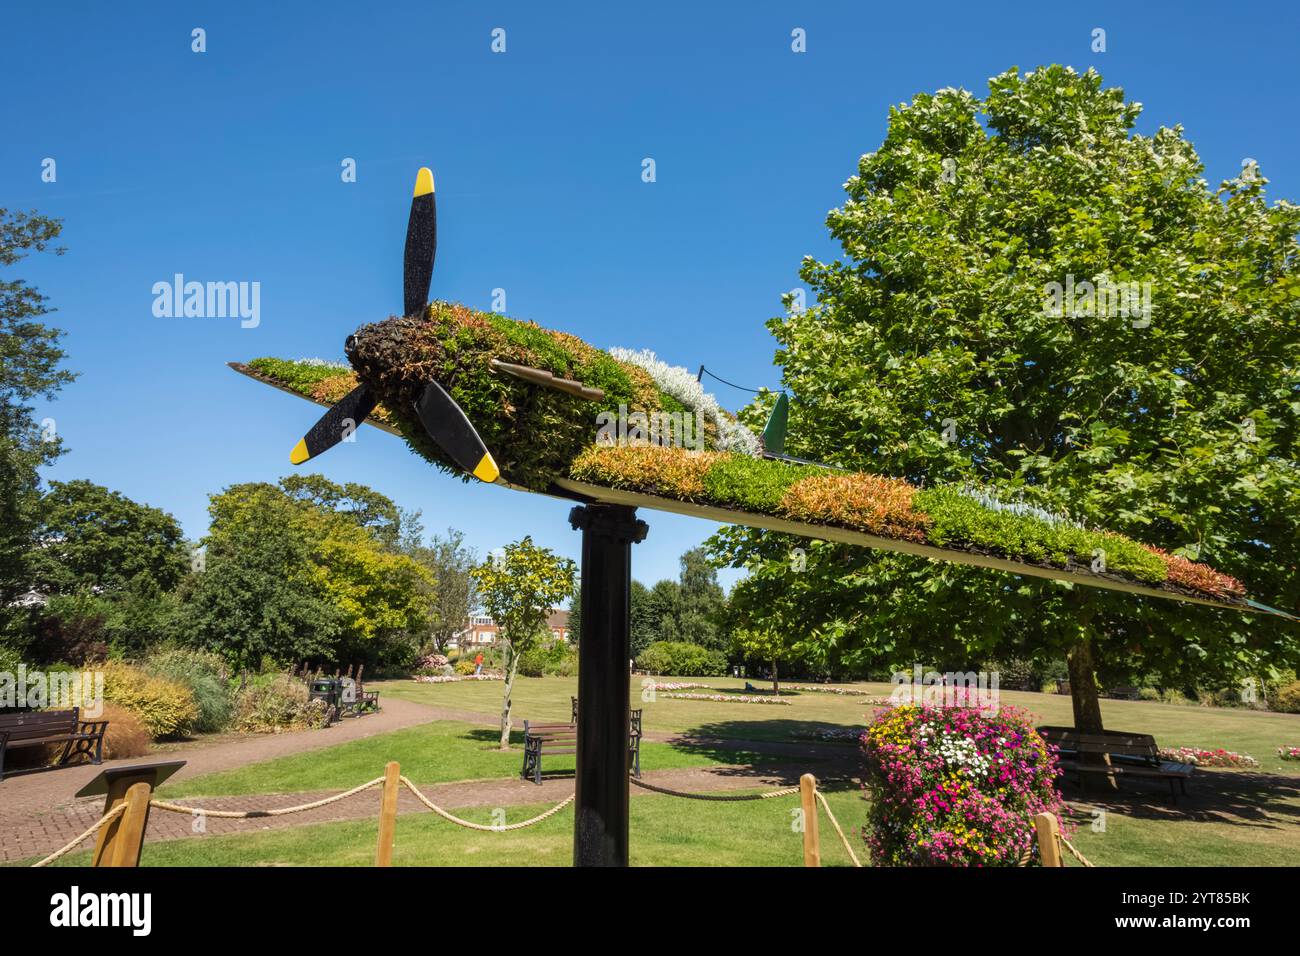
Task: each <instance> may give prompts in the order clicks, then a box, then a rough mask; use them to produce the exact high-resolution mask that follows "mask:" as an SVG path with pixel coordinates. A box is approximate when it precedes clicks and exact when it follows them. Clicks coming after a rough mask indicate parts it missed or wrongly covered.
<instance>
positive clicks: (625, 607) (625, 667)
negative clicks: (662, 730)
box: [569, 505, 649, 866]
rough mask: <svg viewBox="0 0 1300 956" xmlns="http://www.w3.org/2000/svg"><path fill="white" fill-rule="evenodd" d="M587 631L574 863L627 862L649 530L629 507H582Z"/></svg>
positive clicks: (574, 519)
mask: <svg viewBox="0 0 1300 956" xmlns="http://www.w3.org/2000/svg"><path fill="white" fill-rule="evenodd" d="M569 523H570V524H571V525H573V528H574V529H575V530H580V531H582V597H581V604H580V607H581V613H582V631H581V633H580V634H579V637H578V702H579V707H578V747H577V751H578V753H577V773H576V778H577V779H576V795H575V799H574V806H575V810H574V820H573V865H574V866H627V860H628V855H627V851H628V786H629V784H628V779H627V774H628V746H627V742H628V719H629V718H628V706H629V700H628V697H629V689H628V685H629V683H630V682H631V673H630V670H631V648H632V641H631V590H632V545H633V544H636V543H637V542H640V541H644V540H645V536H646V532H647V531H648V530H649V528H648V527H647V525H646V523H645V522H644V521H639V520H637V517H636V509H635V508H631V507H628V506H626V505H581V506H579V507H577V508H574V509H573V510H572V511H571V512H570V513H569Z"/></svg>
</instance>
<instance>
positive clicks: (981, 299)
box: [713, 66, 1300, 730]
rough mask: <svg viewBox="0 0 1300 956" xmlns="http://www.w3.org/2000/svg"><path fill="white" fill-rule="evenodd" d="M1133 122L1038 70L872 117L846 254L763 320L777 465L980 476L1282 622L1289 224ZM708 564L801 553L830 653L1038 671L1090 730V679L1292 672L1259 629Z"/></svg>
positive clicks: (912, 567) (1050, 587) (1073, 593)
mask: <svg viewBox="0 0 1300 956" xmlns="http://www.w3.org/2000/svg"><path fill="white" fill-rule="evenodd" d="M1140 109H1141V107H1140V106H1139V105H1138V104H1136V103H1132V102H1128V101H1126V100H1125V98H1124V95H1123V92H1122V91H1121V90H1119V89H1115V88H1106V87H1104V86H1103V85H1102V81H1101V78H1100V77H1099V76H1097V75H1096V73H1094V72H1092V71H1091V70H1090V71H1088V72H1087V73H1085V74H1082V75H1080V74H1077V73H1075V72H1074V71H1073V70H1070V69H1067V68H1063V67H1059V66H1053V67H1047V68H1042V69H1038V70H1035V71H1033V72H1031V73H1028V74H1020V73H1019V72H1017V71H1015V70H1010V71H1008V72H1006V73H1003V74H1001V75H999V76H996V77H994V78H992V79H991V80H990V82H989V92H988V96H987V97H984V98H983V99H981V98H978V97H976V96H975V95H973V94H971V93H969V92H966V91H964V90H955V89H945V90H941V91H939V92H937V93H934V94H920V95H918V96H916V97H915V98H914V99H913V101H912V102H911V103H909V104H906V105H903V106H899V107H896V108H893V109H892V110H891V112H890V118H889V130H888V134H887V135H886V138H885V141H884V143H883V144H882V145H881V146H880V148H879V149H877V150H876V151H875V152H872V153H869V154H867V155H865V156H863V157H862V158H861V160H860V162H859V164H858V171H857V174H856V175H854V176H853V177H851V178H850V179H849V181H848V182H847V184H846V186H845V190H846V192H847V199H846V201H845V203H844V205H843V206H842V207H841V208H839V209H836V210H833V211H832V212H831V213H830V215H829V217H828V220H827V221H828V225H829V227H830V231H831V234H832V235H833V236H834V238H835V239H836V240H838V241H839V243H840V245H841V247H842V249H843V258H842V259H839V260H836V261H832V262H819V261H815V260H813V259H811V258H809V259H806V260H805V261H804V264H803V268H802V273H801V274H802V276H803V279H804V281H805V282H806V283H807V284H808V286H809V287H810V288H811V289H812V291H813V292H814V293H815V296H816V304H815V305H814V306H813V307H812V308H809V309H807V310H806V311H802V312H796V311H795V310H793V309H792V310H791V312H790V313H789V314H788V315H786V316H784V317H781V318H778V319H774V320H772V321H771V322H770V323H769V327H770V329H771V331H772V333H773V334H774V335H775V337H776V338H777V340H778V342H779V344H780V348H779V350H778V352H777V360H778V362H779V363H780V364H781V365H782V366H783V369H784V382H785V385H786V386H787V387H788V388H789V389H790V390H791V391H792V392H793V393H794V394H795V396H796V397H797V400H796V401H795V402H794V403H793V404H792V408H791V414H790V429H789V441H788V450H789V451H791V452H792V453H793V454H796V455H800V456H807V457H812V458H816V459H819V460H823V461H829V462H831V463H834V464H839V465H844V466H848V467H853V468H859V469H862V470H866V471H873V472H878V473H885V474H891V475H898V476H903V477H906V478H909V479H911V480H912V481H914V482H918V483H927V484H932V483H936V482H964V481H978V482H980V483H981V484H983V485H984V486H986V487H990V488H993V489H997V490H998V491H999V492H1000V493H1001V494H1002V495H1004V496H1007V497H1015V498H1021V499H1023V500H1025V501H1026V502H1028V503H1032V504H1036V505H1039V506H1041V507H1044V508H1046V509H1049V510H1051V511H1054V512H1068V513H1069V514H1070V515H1072V516H1073V517H1074V518H1075V519H1076V520H1079V521H1082V522H1084V523H1087V524H1091V525H1096V526H1100V527H1105V528H1110V529H1113V530H1116V531H1120V532H1124V533H1127V534H1129V535H1131V536H1133V537H1135V538H1137V539H1139V540H1142V541H1145V542H1147V543H1149V544H1152V545H1156V546H1158V547H1161V548H1164V549H1167V550H1169V551H1171V552H1175V553H1177V554H1180V555H1183V556H1186V557H1190V558H1194V559H1200V560H1204V561H1206V562H1208V563H1210V564H1212V565H1213V566H1215V567H1216V568H1218V569H1220V570H1222V571H1226V572H1228V573H1230V574H1233V575H1235V576H1237V577H1238V578H1240V579H1241V580H1242V581H1244V582H1245V583H1246V585H1247V587H1248V588H1249V590H1250V592H1251V593H1252V594H1253V595H1255V596H1257V597H1259V598H1261V599H1262V600H1264V601H1266V602H1268V603H1271V604H1274V605H1277V606H1279V607H1283V608H1288V609H1290V610H1292V611H1295V610H1297V609H1298V608H1300V320H1298V318H1297V316H1298V314H1300V277H1298V276H1297V268H1298V267H1300V248H1298V247H1297V241H1296V234H1297V229H1298V228H1300V208H1297V207H1296V206H1295V205H1292V204H1290V203H1287V202H1275V203H1272V204H1270V203H1269V202H1267V201H1266V198H1265V188H1266V185H1267V180H1266V179H1265V178H1264V177H1263V175H1262V174H1261V173H1260V171H1259V169H1258V168H1257V167H1256V166H1254V165H1253V164H1250V163H1246V164H1244V165H1243V168H1242V170H1241V171H1240V173H1239V174H1238V175H1237V176H1235V177H1233V178H1231V179H1229V180H1227V181H1225V182H1222V183H1221V184H1220V185H1219V186H1217V187H1210V186H1208V185H1207V183H1206V181H1205V179H1204V178H1203V174H1204V168H1203V166H1202V164H1201V162H1200V160H1199V159H1198V157H1197V155H1196V153H1195V151H1194V150H1193V148H1192V146H1191V144H1190V143H1188V142H1187V140H1186V139H1185V138H1184V136H1183V131H1182V129H1181V127H1174V128H1172V129H1170V128H1161V129H1159V130H1157V131H1155V132H1154V133H1153V134H1152V135H1149V136H1148V135H1139V134H1138V133H1136V132H1135V131H1134V125H1135V122H1136V120H1137V118H1138V115H1139V112H1140ZM1084 283H1088V284H1091V288H1093V289H1094V290H1095V289H1108V288H1110V287H1111V285H1114V286H1117V287H1119V288H1122V289H1131V290H1133V292H1134V293H1135V296H1134V300H1126V299H1116V298H1115V297H1114V296H1111V297H1110V298H1109V301H1101V298H1100V297H1099V296H1098V295H1096V294H1093V295H1089V294H1088V290H1089V286H1087V285H1084ZM1122 284H1129V285H1122ZM1065 290H1068V292H1066V294H1062V293H1063V292H1065ZM1144 301H1145V302H1146V303H1149V306H1150V308H1149V310H1148V309H1144V308H1142V307H1141V306H1142V305H1143V304H1144ZM713 545H714V549H715V551H716V552H717V554H718V555H719V556H721V557H723V558H724V559H728V560H731V561H733V562H735V563H737V564H744V563H746V562H753V561H755V560H759V561H766V562H769V563H772V566H774V567H775V566H778V565H779V564H780V563H782V562H786V561H787V560H788V556H789V554H790V549H791V548H792V547H794V546H800V547H803V548H805V550H806V556H805V557H804V559H803V562H802V570H801V571H800V572H799V574H802V575H806V577H805V578H802V579H801V580H804V581H812V582H815V586H812V587H802V588H801V589H800V599H801V601H802V602H803V606H802V615H801V617H802V620H804V621H805V622H806V623H807V626H808V627H810V628H813V629H815V630H816V631H817V633H818V634H819V635H820V637H821V642H822V646H823V648H825V649H827V653H830V654H832V655H834V656H836V657H838V658H839V659H841V660H850V661H851V660H854V659H859V660H876V661H880V660H890V661H906V660H907V659H909V658H910V659H913V660H935V659H937V658H941V657H943V656H945V655H958V654H963V655H967V657H968V658H969V657H970V656H977V658H978V659H982V660H988V659H991V658H995V657H996V658H1007V657H1022V658H1036V659H1039V660H1044V659H1047V658H1049V657H1057V658H1058V659H1059V656H1062V655H1064V656H1065V657H1066V658H1067V661H1068V664H1069V668H1070V676H1071V689H1072V691H1073V702H1074V718H1075V723H1076V725H1077V726H1079V727H1082V728H1086V729H1091V730H1096V729H1100V728H1101V726H1102V720H1101V712H1100V707H1099V703H1098V699H1097V683H1096V680H1097V678H1098V677H1099V678H1100V679H1101V680H1102V681H1103V682H1104V681H1107V680H1115V679H1124V678H1126V677H1128V676H1131V675H1132V674H1133V673H1134V672H1142V673H1146V674H1156V675H1162V676H1164V677H1165V678H1166V679H1167V680H1169V681H1170V682H1173V683H1187V682H1189V681H1190V682H1194V683H1195V682H1202V681H1216V680H1231V679H1233V678H1235V677H1240V676H1242V675H1243V674H1245V673H1251V672H1258V671H1259V670H1260V669H1263V668H1265V667H1266V666H1268V665H1270V664H1283V663H1286V662H1288V661H1294V660H1295V658H1296V655H1297V653H1298V647H1297V631H1296V630H1295V629H1294V628H1293V627H1292V626H1290V625H1287V624H1284V623H1282V622H1280V621H1279V620H1277V619H1273V618H1268V617H1260V616H1247V615H1242V614H1239V613H1234V612H1228V611H1218V610H1212V609H1209V608H1205V607H1199V606H1195V605H1187V604H1177V603H1174V602H1169V601H1162V600H1156V599H1149V598H1141V597H1134V596H1129V595H1125V594H1117V593H1114V592H1106V591H1099V590H1095V589H1090V588H1081V587H1074V586H1071V585H1069V584H1062V583H1054V582H1044V581H1040V580H1036V579H1031V578H1020V577H1014V576H1009V575H1006V574H1001V573H997V572H992V571H986V570H980V569H974V568H965V567H960V566H956V565H947V564H937V563H932V562H929V561H926V560H923V559H919V558H915V557H910V556H907V555H897V554H885V553H877V552H870V551H865V550H855V549H852V548H847V547H844V546H838V545H829V544H820V543H804V542H799V541H795V540H791V539H787V538H783V537H782V536H778V535H768V534H763V533H760V532H746V531H734V530H733V531H727V532H724V533H723V534H722V535H720V536H719V537H717V538H716V539H715V540H714V541H713ZM1082 557H1083V558H1084V559H1085V560H1088V559H1090V558H1092V557H1093V556H1082ZM1099 557H1101V558H1103V559H1104V556H1099ZM782 577H786V578H787V579H788V577H789V576H788V575H786V574H785V573H784V572H782V574H774V575H770V576H769V582H770V586H771V587H773V588H777V587H780V586H781V585H780V583H779V582H780V581H781V578H782ZM773 593H775V592H773ZM949 659H952V657H949Z"/></svg>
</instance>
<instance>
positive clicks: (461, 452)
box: [415, 382, 501, 482]
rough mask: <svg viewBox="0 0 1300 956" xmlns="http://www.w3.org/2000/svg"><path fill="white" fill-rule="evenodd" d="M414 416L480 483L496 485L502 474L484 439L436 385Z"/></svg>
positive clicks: (423, 396) (422, 401)
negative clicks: (417, 417)
mask: <svg viewBox="0 0 1300 956" xmlns="http://www.w3.org/2000/svg"><path fill="white" fill-rule="evenodd" d="M415 414H416V415H418V416H419V417H420V423H421V424H422V425H424V430H425V431H427V432H428V433H429V437H430V438H432V439H433V440H434V441H435V442H437V443H438V447H440V448H441V449H442V450H443V451H445V452H446V453H447V454H448V455H449V456H450V457H451V460H452V461H454V462H455V463H456V464H458V465H460V467H462V468H464V469H465V470H466V471H468V472H469V473H470V474H472V475H473V476H474V477H475V478H477V479H479V480H480V481H489V482H491V481H496V480H497V476H498V475H499V474H500V473H501V472H500V471H499V470H498V469H497V463H496V462H495V461H493V460H492V455H491V454H490V453H489V452H488V450H487V446H486V445H484V444H483V439H481V438H479V436H478V432H477V431H475V430H474V426H473V425H471V424H470V422H469V419H468V418H466V417H465V412H464V411H463V410H462V409H461V407H460V406H459V405H457V404H456V402H455V400H454V399H452V397H451V396H450V395H448V394H447V393H446V392H445V391H443V388H442V386H441V385H439V384H438V383H437V382H430V383H429V385H428V387H427V388H426V389H425V390H424V394H423V395H422V396H420V400H419V401H417V402H416V403H415Z"/></svg>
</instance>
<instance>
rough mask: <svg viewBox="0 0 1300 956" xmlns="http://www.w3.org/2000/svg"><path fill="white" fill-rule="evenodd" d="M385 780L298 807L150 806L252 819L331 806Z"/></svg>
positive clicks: (159, 802) (162, 803) (153, 802)
mask: <svg viewBox="0 0 1300 956" xmlns="http://www.w3.org/2000/svg"><path fill="white" fill-rule="evenodd" d="M383 782H384V778H383V777H376V778H375V779H374V780H370V781H368V782H366V783H363V784H361V785H360V786H357V787H353V788H352V789H351V790H348V791H345V792H344V793H337V794H335V795H334V796H332V797H324V798H322V799H320V800H313V801H312V802H311V803H303V804H299V805H298V806H296V807H280V808H278V809H275V810H208V809H205V808H203V807H184V806H181V805H180V804H179V803H171V802H169V801H167V800H150V801H149V806H151V807H153V808H155V809H157V810H168V811H170V812H171V813H188V814H196V813H199V814H203V815H204V816H208V817H216V818H220V819H224V820H251V819H253V818H255V817H282V816H285V815H286V814H289V813H302V812H303V811H304V810H315V809H316V808H317V807H325V806H329V805H330V804H331V803H337V802H338V801H340V800H346V799H347V798H348V797H352V796H356V795H357V794H358V793H360V792H361V791H363V790H369V789H370V788H371V787H373V786H375V785H376V784H381V783H383Z"/></svg>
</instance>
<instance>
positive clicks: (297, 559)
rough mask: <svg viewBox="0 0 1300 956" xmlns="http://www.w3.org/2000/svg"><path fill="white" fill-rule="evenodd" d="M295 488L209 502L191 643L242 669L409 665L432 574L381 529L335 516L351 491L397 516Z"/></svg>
mask: <svg viewBox="0 0 1300 956" xmlns="http://www.w3.org/2000/svg"><path fill="white" fill-rule="evenodd" d="M302 487H303V486H302V485H300V484H298V483H296V482H292V481H289V480H286V481H284V482H281V484H280V485H278V486H277V485H270V484H266V483H250V484H241V485H233V486H231V487H230V488H227V489H226V490H225V491H223V492H221V493H220V494H217V495H213V496H212V501H211V505H210V507H209V509H208V510H209V513H210V514H211V516H212V523H211V527H210V529H209V533H208V537H207V539H206V549H207V551H206V556H205V561H204V571H203V572H202V573H201V574H199V575H197V576H196V583H195V587H194V595H193V602H192V604H193V608H194V614H195V634H194V637H195V639H196V640H198V641H199V642H200V643H202V644H203V645H204V646H206V647H209V648H211V649H214V650H221V651H223V653H226V654H227V656H228V657H230V658H232V659H233V660H234V661H236V662H237V663H239V664H243V665H250V664H256V663H259V662H260V661H261V660H262V658H264V657H266V658H270V659H272V660H276V661H292V660H305V659H315V660H320V659H326V660H338V661H342V660H349V661H357V662H361V663H378V664H395V663H404V662H406V661H408V660H409V659H410V658H412V657H413V656H414V654H415V652H416V650H418V645H419V643H420V641H421V639H422V636H423V632H424V629H425V627H426V626H427V621H426V614H427V610H428V606H429V597H428V595H429V593H430V590H431V588H432V585H433V579H432V576H431V575H430V573H429V571H428V570H427V569H426V568H425V567H424V566H422V565H421V564H419V563H418V562H416V561H415V560H413V559H412V558H411V557H409V556H408V555H406V554H403V553H401V552H399V551H397V550H396V549H395V548H394V546H393V545H392V544H390V540H391V539H392V535H390V534H389V533H388V531H389V530H390V528H389V526H388V525H386V524H381V525H380V526H379V527H378V528H375V527H372V526H371V523H370V522H369V521H361V520H358V512H357V511H356V509H352V508H345V509H342V510H340V509H338V508H337V503H338V501H339V500H341V499H342V498H344V497H347V498H348V499H350V500H356V498H355V496H356V495H358V494H359V493H360V492H364V497H365V498H366V499H367V500H368V501H369V502H370V504H369V505H368V509H367V511H366V512H365V513H366V514H370V513H383V512H386V513H390V514H396V509H395V507H394V506H392V502H390V501H388V499H387V498H384V497H383V496H382V495H379V494H378V493H377V492H372V491H370V489H359V488H357V487H352V488H351V490H346V489H345V488H344V487H343V486H339V485H335V484H333V483H332V482H329V481H328V480H326V479H324V478H320V477H319V476H317V480H316V481H314V482H313V483H312V485H311V487H312V488H313V491H312V492H311V494H309V495H303V494H301V493H300V491H301V489H302ZM390 509H391V510H390Z"/></svg>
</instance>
